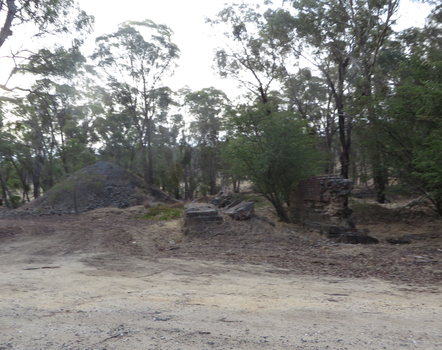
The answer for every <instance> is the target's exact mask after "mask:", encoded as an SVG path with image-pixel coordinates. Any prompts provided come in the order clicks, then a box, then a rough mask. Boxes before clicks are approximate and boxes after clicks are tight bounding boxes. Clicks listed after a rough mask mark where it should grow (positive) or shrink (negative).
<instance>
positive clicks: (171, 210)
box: [141, 206, 183, 220]
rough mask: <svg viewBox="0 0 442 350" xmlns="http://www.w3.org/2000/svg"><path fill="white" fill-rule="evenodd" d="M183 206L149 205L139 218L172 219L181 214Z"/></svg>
mask: <svg viewBox="0 0 442 350" xmlns="http://www.w3.org/2000/svg"><path fill="white" fill-rule="evenodd" d="M182 211H183V208H176V207H171V206H160V207H150V208H149V209H148V210H147V212H146V214H144V215H143V216H142V217H141V219H146V220H174V219H178V218H179V217H180V216H181V213H182Z"/></svg>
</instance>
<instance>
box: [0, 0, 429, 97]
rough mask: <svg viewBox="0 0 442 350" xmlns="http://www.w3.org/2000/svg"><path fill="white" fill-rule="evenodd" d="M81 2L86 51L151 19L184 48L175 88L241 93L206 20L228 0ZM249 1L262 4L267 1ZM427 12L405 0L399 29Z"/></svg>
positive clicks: (418, 22)
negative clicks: (218, 67) (219, 67)
mask: <svg viewBox="0 0 442 350" xmlns="http://www.w3.org/2000/svg"><path fill="white" fill-rule="evenodd" d="M77 1H78V2H79V4H80V7H81V8H82V9H83V10H85V11H86V12H87V13H88V14H90V15H94V16H95V32H94V33H92V34H91V36H90V38H89V40H88V42H87V43H86V49H87V51H88V52H86V54H88V55H89V54H91V53H92V51H93V46H94V41H95V38H96V37H97V36H100V35H102V34H109V33H112V32H114V31H116V30H117V28H118V24H120V23H122V22H125V21H128V20H138V21H139V20H144V19H150V20H153V21H154V22H156V23H159V24H160V23H161V24H166V25H167V26H169V27H170V28H171V29H172V30H173V31H174V33H175V34H174V37H173V38H172V40H173V41H174V42H175V43H176V44H177V45H178V47H179V48H180V50H181V59H180V60H179V63H178V64H179V67H178V69H177V70H176V73H175V75H174V76H173V77H172V78H170V79H169V81H167V84H168V85H169V86H170V87H171V88H172V89H174V90H177V89H179V88H182V87H184V86H185V85H188V86H189V87H190V88H191V89H193V90H198V89H202V88H204V87H210V86H214V87H216V88H219V89H221V90H223V91H225V92H226V93H227V94H228V95H229V96H230V97H231V98H232V97H234V96H236V95H237V94H238V91H237V90H236V88H235V87H236V85H237V84H236V82H233V81H231V80H226V79H220V78H219V77H218V76H217V74H216V71H215V70H213V69H212V65H213V57H214V49H215V48H216V47H217V46H220V45H222V42H221V39H222V35H221V34H217V36H215V35H214V32H213V31H212V28H211V27H210V25H208V24H206V23H205V18H206V17H209V18H214V17H215V15H216V14H217V13H218V12H219V11H220V10H221V9H222V8H223V7H224V4H225V3H226V0H186V1H183V0H124V1H121V0H118V1H117V0H77ZM246 2H250V3H259V4H262V3H263V0H258V1H252V0H246ZM273 3H274V6H281V4H282V0H274V1H273ZM427 13H428V7H426V6H424V5H422V4H419V3H416V2H414V3H412V2H411V0H402V7H401V11H400V14H401V22H400V28H398V29H403V28H406V27H410V26H413V25H422V24H423V20H424V19H425V16H426V14H427ZM16 39H17V38H14V40H16ZM24 46H26V43H25V45H24ZM0 64H2V63H0ZM0 69H1V71H0V79H1V78H2V76H3V75H4V73H5V71H6V69H5V65H4V64H2V66H1V68H0ZM2 73H3V74H2ZM3 81H4V79H2V82H3Z"/></svg>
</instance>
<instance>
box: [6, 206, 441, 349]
mask: <svg viewBox="0 0 442 350" xmlns="http://www.w3.org/2000/svg"><path fill="white" fill-rule="evenodd" d="M144 210H145V209H144V207H142V206H138V207H131V208H127V209H118V208H102V209H97V210H93V211H89V212H87V213H84V214H81V215H71V216H67V215H65V216H58V215H47V216H26V215H21V216H20V215H19V216H3V217H1V218H0V349H68V348H70V349H399V348H408V349H437V348H441V347H442V327H441V325H442V294H441V293H442V235H441V231H442V230H441V228H442V224H441V222H440V221H438V220H436V219H433V218H430V217H425V216H424V217H420V216H419V215H411V214H410V215H408V216H407V215H405V216H403V215H402V216H400V217H399V218H396V219H395V221H394V222H390V221H389V220H382V217H384V218H385V216H382V215H380V214H379V217H377V218H376V220H374V219H370V218H374V215H375V213H371V214H370V213H369V215H361V214H359V216H358V215H356V218H357V219H358V227H361V228H368V229H369V230H370V235H372V236H373V237H375V238H378V239H379V240H380V241H381V243H380V244H378V245H348V244H337V243H335V242H333V241H330V240H328V239H326V238H325V237H324V236H320V235H318V234H317V233H315V232H311V231H308V230H306V229H304V228H302V227H297V226H294V225H286V224H282V223H277V225H276V227H272V226H270V225H269V224H267V223H266V222H263V221H261V220H258V219H252V220H250V221H245V222H235V221H232V220H230V219H229V218H225V222H224V223H223V224H222V225H220V226H213V227H210V228H208V229H207V231H206V232H205V233H203V234H201V235H198V236H185V235H184V234H183V233H182V232H181V226H180V225H181V223H180V221H179V220H175V221H169V222H159V221H147V220H138V219H135V218H136V217H138V216H140V215H141V214H142V213H143V212H144ZM260 214H261V215H264V212H261V213H260ZM266 215H268V214H266ZM388 236H398V237H402V236H407V237H411V238H412V242H411V244H403V245H392V244H388V243H386V242H385V238H386V237H388Z"/></svg>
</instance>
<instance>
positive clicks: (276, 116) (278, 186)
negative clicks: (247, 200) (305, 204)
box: [226, 104, 319, 222]
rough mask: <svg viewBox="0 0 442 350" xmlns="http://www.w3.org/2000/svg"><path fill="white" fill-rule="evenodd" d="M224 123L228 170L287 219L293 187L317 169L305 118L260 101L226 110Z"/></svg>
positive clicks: (312, 140)
mask: <svg viewBox="0 0 442 350" xmlns="http://www.w3.org/2000/svg"><path fill="white" fill-rule="evenodd" d="M270 108H271V109H273V110H272V111H271V113H269V109H270ZM226 124H227V130H228V133H227V137H228V139H227V140H228V142H227V149H226V156H227V157H228V158H229V160H230V161H231V162H232V163H233V164H232V169H231V171H232V172H233V173H234V174H236V175H238V176H241V177H243V178H246V179H248V180H249V181H250V182H251V184H252V186H253V189H254V190H255V191H256V192H258V193H260V194H262V195H263V196H264V197H265V198H267V199H268V200H269V201H270V202H271V203H272V205H273V207H274V208H275V211H276V213H277V215H278V217H279V218H280V219H281V220H282V221H285V222H289V221H290V218H289V213H288V210H287V208H288V207H289V206H290V194H291V191H292V189H293V186H295V185H296V184H298V183H299V181H301V180H303V179H305V178H307V177H308V176H310V175H313V174H315V173H316V172H317V170H318V164H319V162H318V153H317V150H316V149H315V137H314V135H311V133H309V132H308V127H307V123H306V121H305V120H303V119H302V118H300V117H299V116H297V115H296V114H294V113H292V112H287V111H278V109H277V107H275V106H270V105H268V104H267V105H265V104H259V105H255V106H239V107H238V108H231V109H229V110H228V112H227V114H226Z"/></svg>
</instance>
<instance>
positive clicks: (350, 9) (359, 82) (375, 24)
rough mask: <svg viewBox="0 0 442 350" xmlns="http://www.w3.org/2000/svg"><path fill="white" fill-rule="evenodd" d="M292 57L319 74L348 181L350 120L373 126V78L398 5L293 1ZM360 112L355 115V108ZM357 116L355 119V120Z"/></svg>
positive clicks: (380, 186)
mask: <svg viewBox="0 0 442 350" xmlns="http://www.w3.org/2000/svg"><path fill="white" fill-rule="evenodd" d="M291 3H292V5H293V7H294V8H295V10H296V13H295V15H294V18H295V27H296V34H297V37H298V38H299V39H301V40H300V41H298V43H297V45H296V46H294V48H295V52H296V54H301V55H303V56H304V57H305V58H307V59H308V60H309V61H310V62H311V63H312V64H313V65H314V66H315V67H316V68H317V69H319V70H320V71H321V73H322V74H323V76H324V77H325V79H326V80H327V83H328V85H329V87H330V89H331V92H332V95H333V100H334V104H335V106H334V107H335V109H336V114H337V117H338V127H339V140H340V145H341V155H340V162H341V174H342V175H343V176H344V177H346V178H348V175H349V167H350V154H351V145H352V128H353V120H354V118H356V117H361V118H367V119H369V120H370V122H375V121H376V116H375V115H374V113H373V109H372V89H373V86H372V77H373V74H374V68H375V65H376V61H377V58H378V56H379V52H380V50H381V48H382V45H383V44H384V42H385V40H386V38H388V37H389V36H390V35H391V34H392V30H391V25H392V24H393V23H394V20H395V16H396V14H397V11H398V6H399V0H380V1H378V0H376V1H371V0H369V1H367V0H356V1H355V0H345V1H340V0H339V1H338V0H333V1H325V0H321V1H309V0H295V1H292V2H291ZM356 106H357V107H359V110H357V109H356V110H355V109H354V107H356ZM356 114H357V115H356ZM372 167H373V172H374V176H373V177H374V180H375V185H376V189H377V190H378V200H379V201H383V200H384V194H383V190H384V185H385V184H384V179H383V178H382V175H381V172H380V165H379V164H378V159H373V164H372Z"/></svg>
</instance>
